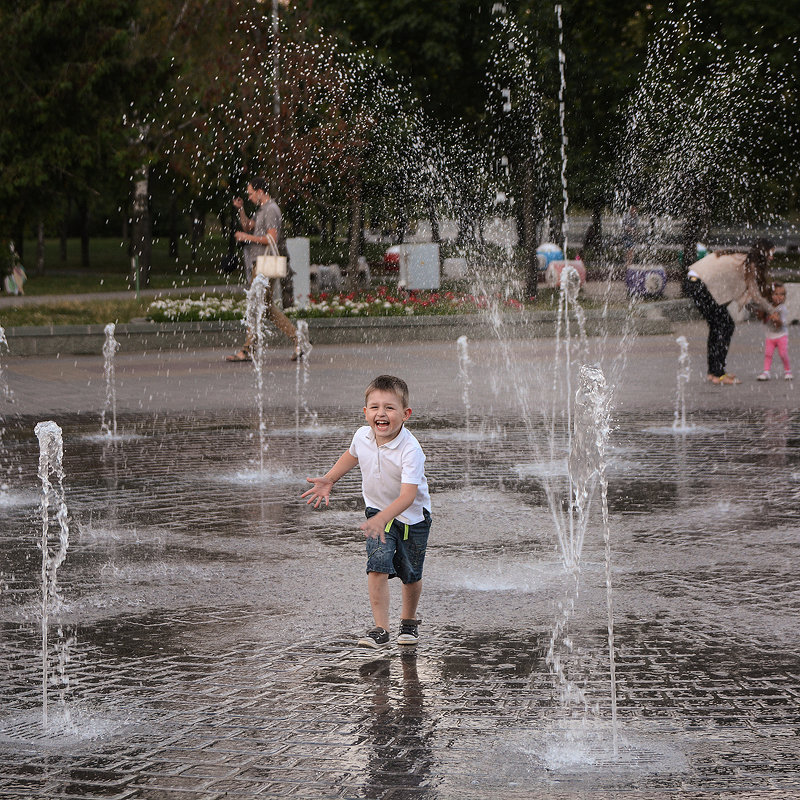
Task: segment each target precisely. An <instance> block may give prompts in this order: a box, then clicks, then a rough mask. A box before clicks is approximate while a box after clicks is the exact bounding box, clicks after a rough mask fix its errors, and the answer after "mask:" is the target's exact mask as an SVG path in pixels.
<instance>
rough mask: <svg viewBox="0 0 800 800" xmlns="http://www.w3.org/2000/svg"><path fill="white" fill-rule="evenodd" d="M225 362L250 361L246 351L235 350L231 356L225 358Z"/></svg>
mask: <svg viewBox="0 0 800 800" xmlns="http://www.w3.org/2000/svg"><path fill="white" fill-rule="evenodd" d="M225 360H226V361H252V360H253V359H252V358H250V353H248V352H247V350H244V349H242V350H237V351H236V352H235V353H234V354H233V355H232V356H225Z"/></svg>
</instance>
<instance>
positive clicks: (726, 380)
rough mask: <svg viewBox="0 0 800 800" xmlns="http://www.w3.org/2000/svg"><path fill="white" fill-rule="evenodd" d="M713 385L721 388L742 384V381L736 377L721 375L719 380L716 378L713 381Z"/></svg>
mask: <svg viewBox="0 0 800 800" xmlns="http://www.w3.org/2000/svg"><path fill="white" fill-rule="evenodd" d="M711 383H713V384H715V385H716V386H719V385H720V384H721V385H722V386H733V385H734V384H737V383H741V381H740V380H739V379H738V378H737V377H736V376H735V375H727V374H726V375H720V376H719V377H718V378H717V377H714V378H712V380H711Z"/></svg>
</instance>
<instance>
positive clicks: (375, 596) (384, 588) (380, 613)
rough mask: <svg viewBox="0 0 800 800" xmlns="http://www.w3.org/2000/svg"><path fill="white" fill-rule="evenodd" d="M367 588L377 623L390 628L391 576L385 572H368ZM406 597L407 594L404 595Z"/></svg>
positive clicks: (373, 615)
mask: <svg viewBox="0 0 800 800" xmlns="http://www.w3.org/2000/svg"><path fill="white" fill-rule="evenodd" d="M367 588H368V589H369V603H370V605H371V606H372V617H373V619H374V620H375V624H376V625H377V626H378V627H379V628H383V629H384V630H385V631H388V630H389V576H388V575H387V574H386V573H385V572H368V573H367ZM403 588H405V587H403ZM403 596H404V597H405V595H403Z"/></svg>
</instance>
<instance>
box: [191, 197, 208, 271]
mask: <svg viewBox="0 0 800 800" xmlns="http://www.w3.org/2000/svg"><path fill="white" fill-rule="evenodd" d="M191 214H192V233H191V238H190V247H191V251H192V265H194V263H195V261H196V260H197V251H198V249H199V248H200V242H202V241H203V234H204V233H205V218H204V217H203V214H202V213H201V211H200V210H199V208H198V205H197V203H196V202H195V201H194V200H193V201H192V206H191Z"/></svg>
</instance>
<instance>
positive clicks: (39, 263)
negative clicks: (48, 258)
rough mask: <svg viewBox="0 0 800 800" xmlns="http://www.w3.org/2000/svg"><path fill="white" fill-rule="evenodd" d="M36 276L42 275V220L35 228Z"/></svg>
mask: <svg viewBox="0 0 800 800" xmlns="http://www.w3.org/2000/svg"><path fill="white" fill-rule="evenodd" d="M36 274H37V275H44V220H43V219H40V220H39V223H38V224H37V226H36Z"/></svg>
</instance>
